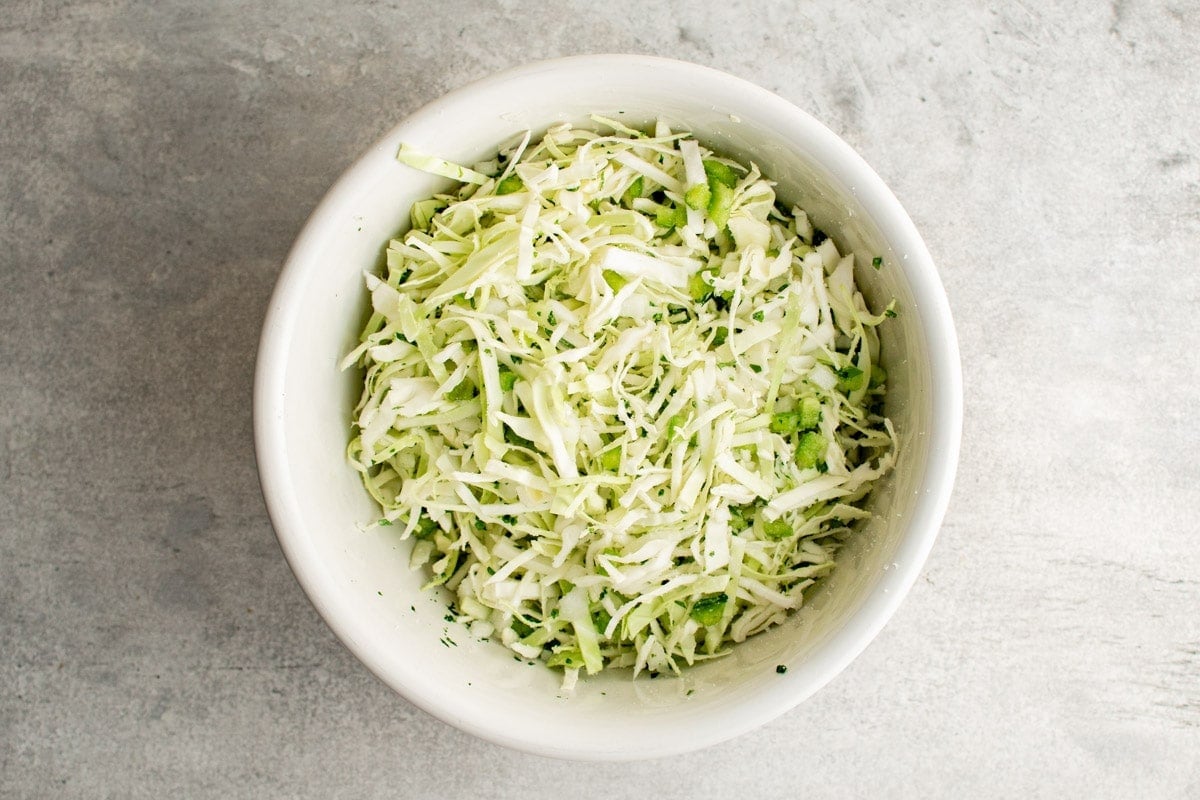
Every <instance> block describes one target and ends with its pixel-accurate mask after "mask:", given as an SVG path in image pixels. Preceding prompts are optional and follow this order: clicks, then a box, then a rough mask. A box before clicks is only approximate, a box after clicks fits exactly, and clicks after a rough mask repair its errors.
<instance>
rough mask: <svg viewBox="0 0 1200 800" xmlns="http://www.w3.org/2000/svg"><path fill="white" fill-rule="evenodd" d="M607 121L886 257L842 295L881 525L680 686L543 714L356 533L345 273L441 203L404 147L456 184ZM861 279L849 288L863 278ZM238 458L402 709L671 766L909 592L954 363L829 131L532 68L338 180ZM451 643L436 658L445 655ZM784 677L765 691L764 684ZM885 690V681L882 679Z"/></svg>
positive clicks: (594, 698) (676, 87)
mask: <svg viewBox="0 0 1200 800" xmlns="http://www.w3.org/2000/svg"><path fill="white" fill-rule="evenodd" d="M590 113H601V114H605V115H608V116H612V117H616V118H619V119H621V120H624V121H627V122H629V123H632V124H642V123H648V122H651V121H652V120H654V119H655V118H657V117H659V116H661V117H664V118H665V119H667V120H668V121H669V122H671V123H672V127H675V128H677V129H678V128H686V129H690V130H692V131H693V132H694V133H695V134H696V135H697V136H698V137H699V138H700V139H701V140H702V141H704V142H705V143H706V144H707V145H709V146H710V147H712V148H714V149H716V150H718V151H720V152H722V153H725V154H727V155H730V156H733V157H736V158H738V159H741V160H742V161H743V162H748V161H754V162H756V163H757V164H758V165H759V166H760V167H761V168H762V170H763V172H764V173H765V174H766V175H767V176H769V177H772V178H774V179H775V180H776V181H777V182H778V190H779V193H780V195H781V196H782V197H783V198H785V199H787V200H791V201H795V202H799V203H800V204H801V205H802V206H803V207H804V208H805V209H807V210H808V211H809V213H810V215H811V216H812V217H813V219H814V221H815V222H816V223H817V224H818V225H819V226H820V227H821V228H823V229H824V230H826V231H828V232H829V233H830V234H831V235H832V236H833V238H834V240H835V241H836V242H837V243H838V245H839V246H840V247H842V248H843V249H844V248H846V247H851V248H853V249H855V250H856V251H858V252H861V253H864V254H881V255H882V256H883V257H884V261H885V262H886V267H885V268H884V269H882V270H880V271H878V272H876V271H875V270H873V269H870V267H869V265H866V264H860V269H859V273H858V277H859V280H860V285H861V286H862V288H863V292H864V294H865V295H866V296H867V299H868V300H869V301H872V302H873V303H874V304H882V303H885V302H886V300H887V299H889V298H893V297H894V298H896V299H897V301H898V303H899V308H900V310H901V311H900V315H899V316H898V317H897V318H896V319H894V320H890V321H888V322H887V323H885V328H884V329H883V363H884V364H885V365H886V366H887V369H888V375H889V378H890V391H889V398H888V402H887V406H886V409H887V413H888V414H889V415H890V416H891V417H892V419H893V420H894V421H895V423H896V427H897V429H898V431H899V434H900V457H899V462H898V465H897V468H896V470H895V471H894V473H893V475H892V476H891V477H890V478H889V479H888V480H887V481H886V482H885V483H884V484H882V485H881V486H880V487H878V488H877V490H876V492H875V493H874V494H873V495H872V500H871V502H872V503H873V508H874V510H875V511H876V512H877V518H876V519H875V520H874V521H873V523H872V524H871V525H869V526H868V528H867V529H866V530H865V531H864V532H863V535H861V536H859V537H858V538H857V539H856V540H855V541H854V542H853V544H851V545H849V546H848V547H847V548H846V549H845V550H843V552H842V555H841V557H840V563H839V566H838V568H837V569H836V570H835V571H834V573H833V574H832V576H831V577H830V578H829V580H828V581H827V583H826V585H825V586H824V588H823V589H822V590H820V591H819V592H817V593H816V594H815V596H814V597H813V599H812V601H811V603H809V604H808V605H806V607H805V608H804V609H803V610H802V611H801V612H799V613H797V614H796V615H794V616H793V617H792V618H791V619H790V620H789V621H788V622H787V623H786V624H784V625H782V626H779V627H777V628H775V629H773V630H771V631H769V632H766V633H764V634H761V635H759V636H756V637H753V638H752V639H750V640H748V641H746V642H745V643H743V644H740V645H738V646H737V647H736V648H734V652H733V653H732V654H731V655H730V656H728V657H726V658H724V659H719V660H717V661H713V662H708V663H706V664H704V665H701V666H698V667H695V668H692V669H690V670H687V671H685V674H684V676H683V677H681V678H659V679H656V680H649V679H646V678H645V677H644V676H643V677H642V678H639V679H638V680H631V679H630V676H629V673H628V672H625V671H613V672H612V673H611V674H608V673H604V674H601V675H599V676H597V677H596V678H589V679H585V680H581V681H580V686H579V688H578V690H577V692H576V694H575V695H574V696H573V697H571V698H569V699H564V698H562V697H560V696H559V694H558V683H559V677H558V673H556V672H552V671H551V670H549V669H546V668H543V667H541V666H528V665H526V664H524V663H519V662H517V661H515V660H514V658H513V656H512V654H511V653H510V652H509V651H507V650H505V649H504V648H503V647H501V646H500V645H498V644H494V643H489V642H480V641H476V640H474V639H472V637H471V636H469V635H468V634H467V632H466V631H465V630H464V629H462V628H460V627H459V626H457V625H452V624H448V623H447V622H445V621H444V619H443V617H444V615H445V613H446V608H445V600H444V599H441V598H438V597H436V596H434V595H430V594H428V593H422V592H421V590H420V588H419V585H420V583H421V576H420V575H419V574H417V573H412V572H410V571H409V569H408V566H407V558H408V557H407V545H406V544H402V545H397V544H396V543H395V542H394V541H393V538H392V537H391V536H389V535H387V532H386V530H384V531H376V532H371V533H363V532H362V531H361V530H360V529H359V528H358V527H357V526H358V524H359V523H363V522H368V521H370V520H373V519H375V518H377V517H378V510H377V509H376V508H374V506H373V504H372V501H371V500H370V499H369V497H368V495H367V494H366V492H365V491H364V489H363V488H362V486H361V485H360V483H359V479H358V476H357V474H356V473H355V472H354V471H353V470H351V469H350V468H349V467H348V466H347V463H346V459H345V448H346V442H347V437H348V435H349V427H348V426H349V420H350V416H351V410H352V408H353V406H354V403H355V401H356V400H357V397H358V393H359V386H358V385H357V380H358V379H357V376H355V375H354V374H353V373H352V372H340V371H339V370H338V367H337V365H338V361H339V359H340V358H341V357H342V356H343V355H344V354H345V353H346V352H348V351H349V350H350V349H351V347H352V343H353V342H354V341H355V337H356V335H357V333H358V331H359V328H360V325H361V323H362V321H363V318H364V309H365V308H366V303H367V302H368V300H367V295H366V292H365V290H364V288H363V279H362V273H363V271H364V270H370V269H373V268H375V265H376V263H377V260H378V258H379V255H380V253H381V248H382V247H383V245H384V244H385V242H386V240H387V239H388V238H389V237H391V236H393V235H394V234H396V233H397V231H398V230H399V229H400V228H401V227H402V225H403V224H404V221H405V220H407V218H408V208H409V206H410V204H411V203H412V202H413V201H415V200H418V199H421V198H424V197H428V196H429V195H431V194H433V193H434V192H435V191H438V190H441V189H443V188H445V187H446V186H447V185H448V184H449V182H448V181H445V180H443V179H439V178H435V177H433V176H430V175H427V174H424V173H421V172H417V171H415V170H412V169H409V168H407V167H404V166H402V165H400V164H399V163H397V162H396V160H395V158H394V155H395V152H396V149H397V146H398V145H399V143H400V142H401V141H405V142H409V143H411V144H413V145H415V146H416V147H418V148H420V149H422V150H425V151H427V152H433V153H437V154H439V155H442V156H444V157H446V158H449V159H451V160H454V161H458V162H462V163H467V164H470V163H472V162H475V161H480V160H483V159H484V158H486V157H489V156H491V155H494V153H495V150H496V147H497V145H498V144H499V143H500V142H501V141H503V140H506V139H508V138H509V137H511V136H513V135H515V134H518V133H519V132H521V131H523V130H525V129H532V130H533V131H534V132H535V134H536V133H539V132H541V131H543V130H545V128H547V127H548V126H549V125H551V124H553V123H557V122H560V121H572V122H579V123H584V122H586V121H587V118H588V115H589V114H590ZM864 266H865V267H866V268H865V269H862V267H864ZM254 406H255V407H254V425H255V442H256V447H257V453H258V464H259V471H260V473H261V478H262V486H263V493H264V495H265V497H266V501H267V506H268V508H269V510H270V514H271V520H272V522H273V523H274V525H275V529H276V531H277V532H278V535H279V540H280V543H281V544H282V546H283V550H284V553H285V554H286V556H287V559H288V562H289V563H290V564H291V567H292V569H293V570H294V571H295V573H296V576H297V578H298V579H299V581H300V583H301V585H302V586H303V587H304V589H305V591H306V592H307V593H308V596H309V597H310V598H311V599H312V602H313V604H314V605H315V606H316V608H317V610H318V611H319V612H320V613H321V615H322V616H323V617H324V618H325V620H326V622H328V623H329V625H330V627H331V628H333V630H334V631H335V632H336V633H337V635H338V636H339V637H341V639H342V641H343V642H345V643H346V646H347V647H349V648H350V649H351V650H352V651H353V652H354V653H355V655H357V656H358V657H359V658H360V659H361V660H362V661H363V663H365V664H366V665H367V666H368V667H369V668H370V669H371V670H372V671H373V672H374V673H375V674H376V675H378V676H379V677H380V678H381V679H382V680H384V681H385V682H386V683H387V684H389V685H390V686H392V687H393V688H394V689H395V690H396V691H397V692H399V693H400V694H401V695H403V696H404V697H405V698H406V699H408V700H409V701H410V702H412V703H414V704H415V705H417V706H419V707H421V708H423V709H425V710H426V711H428V712H429V713H431V714H433V715H435V716H437V717H440V718H441V719H442V720H445V721H446V722H448V723H450V724H451V725H455V726H457V727H459V728H461V729H463V730H465V731H469V732H470V733H473V734H476V735H478V736H481V737H483V738H485V739H489V740H491V741H494V742H498V743H500V744H503V745H507V746H509V747H515V748H519V749H522V750H527V751H530V752H534V753H540V754H543V755H549V756H557V757H565V758H575V759H594V760H605V759H608V760H617V759H634V758H649V757H655V756H665V755H670V754H674V753H679V752H683V751H688V750H694V749H697V748H701V747H705V746H707V745H711V744H714V743H716V742H719V741H722V740H724V739H728V738H731V737H733V736H736V735H738V734H740V733H743V732H745V731H748V730H750V729H752V728H754V727H757V726H759V725H761V724H763V723H765V722H767V721H768V720H771V719H773V718H774V717H776V716H778V715H780V714H782V713H784V712H785V711H787V710H788V709H790V708H792V707H794V706H795V705H796V704H797V703H799V702H800V701H802V700H803V699H805V698H806V697H808V696H809V695H811V694H812V693H813V692H815V691H816V690H817V689H819V688H820V687H821V686H822V685H824V684H825V683H826V682H828V681H829V680H830V679H831V678H833V676H834V675H836V674H837V673H838V672H839V671H840V670H841V669H843V668H844V667H845V666H846V665H847V664H848V663H849V662H850V661H851V660H852V659H853V658H854V657H855V656H856V655H858V653H859V652H861V651H862V649H863V648H864V647H866V645H867V643H868V642H870V641H871V639H872V637H874V636H875V635H876V633H878V631H879V630H880V628H881V627H882V626H883V624H884V623H885V622H886V621H887V620H888V618H889V617H890V616H891V615H892V613H893V612H894V611H895V609H896V607H897V605H898V604H899V603H900V600H901V598H902V597H903V596H904V594H905V592H906V591H907V590H908V589H909V587H910V586H911V585H912V582H913V580H914V579H915V578H916V576H917V574H918V571H919V570H920V568H921V565H922V563H923V562H924V561H925V558H926V555H927V554H928V552H929V549H930V547H931V546H932V544H933V541H934V538H935V536H936V535H937V530H938V526H939V525H940V523H941V519H942V515H943V512H944V510H945V507H946V503H947V501H948V498H949V496H950V489H951V484H952V483H953V479H954V471H955V467H956V464H957V460H958V446H959V437H960V427H961V418H962V390H961V375H960V369H959V360H958V346H957V341H956V338H955V334H954V328H953V325H952V322H951V318H950V311H949V307H948V305H947V302H946V297H945V294H944V292H943V290H942V286H941V283H940V282H939V280H938V276H937V273H936V271H935V269H934V265H933V263H932V261H931V259H930V257H929V253H928V251H927V250H926V248H925V245H924V244H923V243H922V241H921V238H920V236H919V235H918V234H917V231H916V230H915V229H914V227H913V224H912V222H911V221H910V220H909V218H908V215H907V214H906V213H905V212H904V209H902V208H901V207H900V204H899V202H897V200H896V198H895V197H894V196H893V195H892V193H891V192H890V191H889V190H888V188H887V187H886V186H885V185H884V184H883V182H882V181H881V180H880V179H879V177H878V176H877V175H876V174H875V173H874V172H873V171H872V170H871V168H870V167H869V166H867V164H866V163H865V162H864V161H863V160H862V159H861V158H860V157H859V156H858V155H857V154H856V153H855V152H854V151H853V150H851V148H850V147H849V146H848V145H846V144H845V143H844V142H843V141H842V140H841V139H839V138H838V137H837V136H835V135H834V134H833V133H832V132H830V131H829V130H828V129H827V128H825V127H824V126H822V125H821V124H820V123H818V122H817V121H816V120H814V119H813V118H812V117H810V116H809V115H808V114H806V113H804V112H803V111H800V110H799V109H797V108H796V107H795V106H793V105H791V104H789V103H788V102H786V101H785V100H783V99H781V98H780V97H778V96H776V95H774V94H771V93H770V92H768V91H766V90H764V89H762V88H760V87H758V86H755V85H753V84H750V83H747V82H745V81H743V80H740V79H738V78H735V77H732V76H730V75H727V74H725V73H722V72H717V71H714V70H711V69H708V68H705V67H700V66H696V65H694V64H687V63H682V62H678V61H669V60H665V59H658V58H648V57H642V56H582V57H578V58H567V59H561V60H556V61H545V62H540V63H534V64H529V65H527V66H524V67H520V68H517V69H514V70H510V71H508V72H504V73H501V74H499V75H496V76H494V77H491V78H487V79H485V80H482V81H479V82H478V83H474V84H471V85H470V86H467V87H465V88H462V89H458V90H456V91H453V92H451V93H450V94H448V95H446V96H445V97H442V98H441V99H439V100H436V101H435V102H433V103H430V104H429V105H428V106H426V107H424V108H423V109H421V110H420V111H418V112H417V113H415V114H413V115H412V116H410V117H409V118H408V119H406V120H404V121H403V122H401V123H400V124H399V125H398V126H397V127H396V128H394V129H393V130H392V131H391V132H390V133H388V134H387V135H386V136H385V137H384V138H383V139H382V140H381V141H380V142H379V143H378V144H376V145H375V146H374V147H372V148H371V149H370V150H369V151H368V152H367V153H366V154H365V155H364V156H363V157H362V158H361V159H359V161H358V162H357V163H356V164H355V165H354V166H353V167H352V168H351V169H350V170H349V171H348V172H347V173H346V174H345V175H344V176H343V177H342V178H341V180H339V181H338V182H337V184H336V185H335V186H334V187H333V189H332V190H331V191H330V192H329V194H328V195H327V196H326V197H325V199H324V200H323V201H322V202H321V204H320V206H319V207H318V208H317V210H316V211H315V212H314V213H313V215H312V217H311V218H310V219H309V221H308V224H307V225H306V226H305V228H304V230H303V232H302V233H301V235H300V237H299V239H298V240H297V241H296V244H295V246H294V247H293V249H292V252H291V254H290V255H289V256H288V260H287V264H286V266H285V268H284V270H283V274H282V275H281V276H280V279H279V284H278V286H277V288H276V290H275V294H274V296H273V297H272V299H271V304H270V308H269V311H268V314H267V318H266V323H265V326H264V329H263V334H262V341H261V344H260V348H259V354H258V368H257V375H256V383H255V392H254ZM447 638H448V639H450V640H453V641H454V642H455V643H456V645H457V646H454V647H447V646H446V645H445V644H443V641H442V640H443V639H447ZM780 664H782V665H786V667H787V671H786V673H784V674H780V673H779V672H777V671H776V665H780ZM891 679H892V678H891V677H890V676H888V675H880V676H878V680H880V681H888V680H891Z"/></svg>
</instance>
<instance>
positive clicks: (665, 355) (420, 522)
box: [344, 117, 895, 687]
mask: <svg viewBox="0 0 1200 800" xmlns="http://www.w3.org/2000/svg"><path fill="white" fill-rule="evenodd" d="M594 119H595V121H596V122H597V124H599V125H601V126H604V127H607V128H608V129H610V130H612V131H613V133H611V134H609V135H604V134H602V133H599V132H596V131H593V130H586V129H581V128H575V127H570V126H567V125H562V126H559V127H555V128H552V129H551V130H550V131H549V132H548V133H547V134H546V135H545V137H544V138H543V139H542V140H541V141H540V142H537V143H534V144H532V145H531V144H530V142H529V136H528V135H526V136H525V137H524V138H523V139H522V140H521V141H520V142H519V143H518V144H517V145H515V146H513V147H511V148H507V149H505V150H502V151H501V152H500V154H499V156H498V157H497V159H496V160H495V161H493V162H490V163H486V164H481V165H475V166H474V168H467V167H462V166H459V165H456V164H453V163H451V162H448V161H445V160H443V159H440V158H436V157H433V156H428V155H424V154H421V153H419V152H417V151H415V150H413V149H412V148H410V147H408V146H404V147H402V148H401V150H400V153H399V158H400V160H401V161H402V162H403V163H405V164H407V165H409V166H413V167H416V168H420V169H425V170H426V171H430V172H433V173H435V174H438V175H443V176H448V177H453V178H456V179H457V180H461V181H464V183H463V184H462V185H461V186H460V187H458V188H457V189H456V190H455V191H453V192H452V193H449V194H443V195H438V196H436V197H433V198H431V199H429V200H425V201H422V202H420V203H417V204H415V205H414V207H413V209H412V213H411V217H412V220H411V221H412V228H411V230H410V231H409V232H408V233H407V234H405V235H404V236H403V237H401V238H398V239H395V240H393V241H392V242H391V243H390V244H389V245H388V248H387V270H386V277H384V278H380V277H376V276H374V275H370V274H368V275H367V276H366V284H367V288H368V289H369V290H370V294H371V307H372V311H373V314H372V315H371V318H370V320H369V322H368V323H367V326H366V329H365V330H364V332H363V335H362V339H361V344H360V345H359V346H358V347H357V348H356V349H355V350H354V351H353V352H352V353H350V354H349V356H348V357H347V359H346V362H345V364H344V366H346V367H348V366H352V365H355V364H357V365H360V366H361V367H363V368H365V385H364V391H363V394H362V400H361V402H360V404H359V406H358V408H357V410H356V412H355V413H356V417H355V419H354V421H353V431H352V433H353V440H352V441H351V443H350V446H349V451H348V452H349V459H350V462H351V464H352V465H353V466H354V467H355V468H356V469H357V470H359V471H360V472H361V474H362V478H363V482H364V484H365V485H366V488H367V490H368V491H369V492H370V493H371V496H372V497H374V498H375V500H376V501H378V503H379V504H380V506H381V507H382V508H383V512H384V515H383V518H382V519H381V520H380V524H383V525H394V526H396V528H397V529H398V530H399V535H400V537H401V538H413V539H415V540H416V541H415V544H414V547H413V550H412V556H411V562H412V566H413V567H414V568H425V569H427V570H428V574H429V576H430V577H429V581H428V583H427V588H430V587H435V586H444V587H446V589H447V590H449V591H450V592H452V593H453V594H454V595H455V601H454V603H453V608H452V610H453V612H454V613H455V614H456V615H457V616H458V618H459V619H461V620H462V621H464V622H468V623H470V624H471V625H472V628H471V630H472V631H473V632H475V633H477V634H479V635H482V636H490V637H492V638H494V639H496V640H498V641H499V642H501V643H502V644H503V645H505V646H507V647H508V648H510V649H511V650H512V651H513V652H514V653H515V655H516V657H518V658H520V659H529V660H541V661H544V662H545V663H546V664H547V665H549V666H552V667H559V668H562V669H563V670H564V684H565V685H566V686H568V687H569V686H572V685H574V682H575V680H576V679H577V676H578V675H579V670H581V669H582V670H585V671H586V672H587V673H588V674H594V673H596V672H599V671H600V670H601V669H604V668H606V667H632V668H633V672H634V674H635V675H636V674H637V673H639V672H641V671H644V670H645V671H649V672H651V673H659V672H665V671H671V672H678V671H679V670H680V668H681V667H682V666H683V665H687V664H693V663H695V662H698V661H703V660H705V659H709V658H713V657H716V656H719V655H722V654H724V653H726V652H728V650H729V645H730V644H731V643H734V642H740V641H742V640H744V639H745V638H746V637H748V636H751V635H753V634H755V633H757V632H759V631H762V630H763V629H765V628H767V627H769V626H771V625H774V624H777V623H779V622H781V621H782V620H783V619H784V618H785V616H786V615H787V614H788V612H789V611H792V610H793V609H796V608H798V607H799V606H800V605H801V603H802V602H803V601H804V593H805V591H806V590H808V589H809V588H810V587H811V586H813V584H814V583H815V582H816V581H817V580H818V579H820V578H821V577H822V576H824V575H827V574H828V573H829V571H830V570H832V569H833V567H834V554H835V552H836V551H837V549H838V547H839V545H840V544H841V543H842V541H843V540H844V539H845V538H846V537H847V536H848V535H850V534H851V533H852V530H853V528H854V527H855V525H856V523H857V522H858V521H859V520H862V519H864V518H867V517H868V516H869V513H868V512H867V511H865V510H864V509H863V507H862V502H861V501H862V500H863V499H864V497H865V496H866V495H867V493H868V492H869V491H870V489H871V486H872V484H873V482H874V481H875V480H876V479H877V478H879V477H880V476H881V475H883V474H884V473H885V472H887V471H888V470H889V469H890V468H891V466H892V464H893V462H894V459H895V434H894V431H893V429H892V425H891V423H890V422H889V420H887V419H886V418H885V417H883V416H882V414H881V410H880V409H881V403H882V398H883V394H884V389H885V382H886V373H885V372H884V371H883V369H882V368H881V367H880V366H879V364H878V358H879V340H878V335H877V327H878V326H879V325H880V323H881V322H882V321H883V319H884V318H885V316H891V315H894V312H893V311H892V308H891V306H889V307H888V309H886V310H885V312H884V313H881V314H878V315H876V314H872V313H871V311H870V310H869V309H868V308H867V305H866V303H865V302H864V300H863V297H862V295H861V294H860V293H859V292H858V290H857V288H856V286H855V282H854V274H853V269H854V256H853V255H852V254H848V255H842V254H841V253H840V252H839V251H838V249H837V246H836V245H835V244H834V242H833V240H832V239H830V238H828V237H827V236H825V235H824V234H823V233H822V232H821V231H818V230H815V229H814V228H813V226H812V225H811V224H810V222H809V220H808V217H807V215H806V214H805V212H804V211H803V210H801V209H800V208H796V207H792V208H785V207H783V206H782V204H780V203H779V202H777V200H776V196H775V192H774V189H773V184H772V183H771V182H770V181H768V180H766V179H765V178H764V177H763V176H762V175H761V174H760V173H759V171H758V169H757V167H755V166H753V165H751V166H750V167H748V168H747V167H745V166H742V165H741V164H739V163H736V162H735V161H732V160H729V159H725V158H721V157H719V156H716V155H714V154H713V153H712V152H710V151H709V150H707V149H705V148H704V147H703V146H701V145H700V144H699V143H698V142H697V141H695V140H694V139H693V138H692V137H691V136H689V135H688V134H685V133H673V132H671V131H670V130H668V129H667V127H666V126H665V125H664V124H663V123H661V122H660V123H659V124H658V126H657V128H656V130H655V131H654V133H653V135H649V134H646V133H642V132H639V131H635V130H632V129H630V128H626V127H625V126H623V125H621V124H620V123H616V122H614V121H611V120H605V119H603V118H599V117H597V118H594ZM875 263H876V264H878V261H876V262H875Z"/></svg>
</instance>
